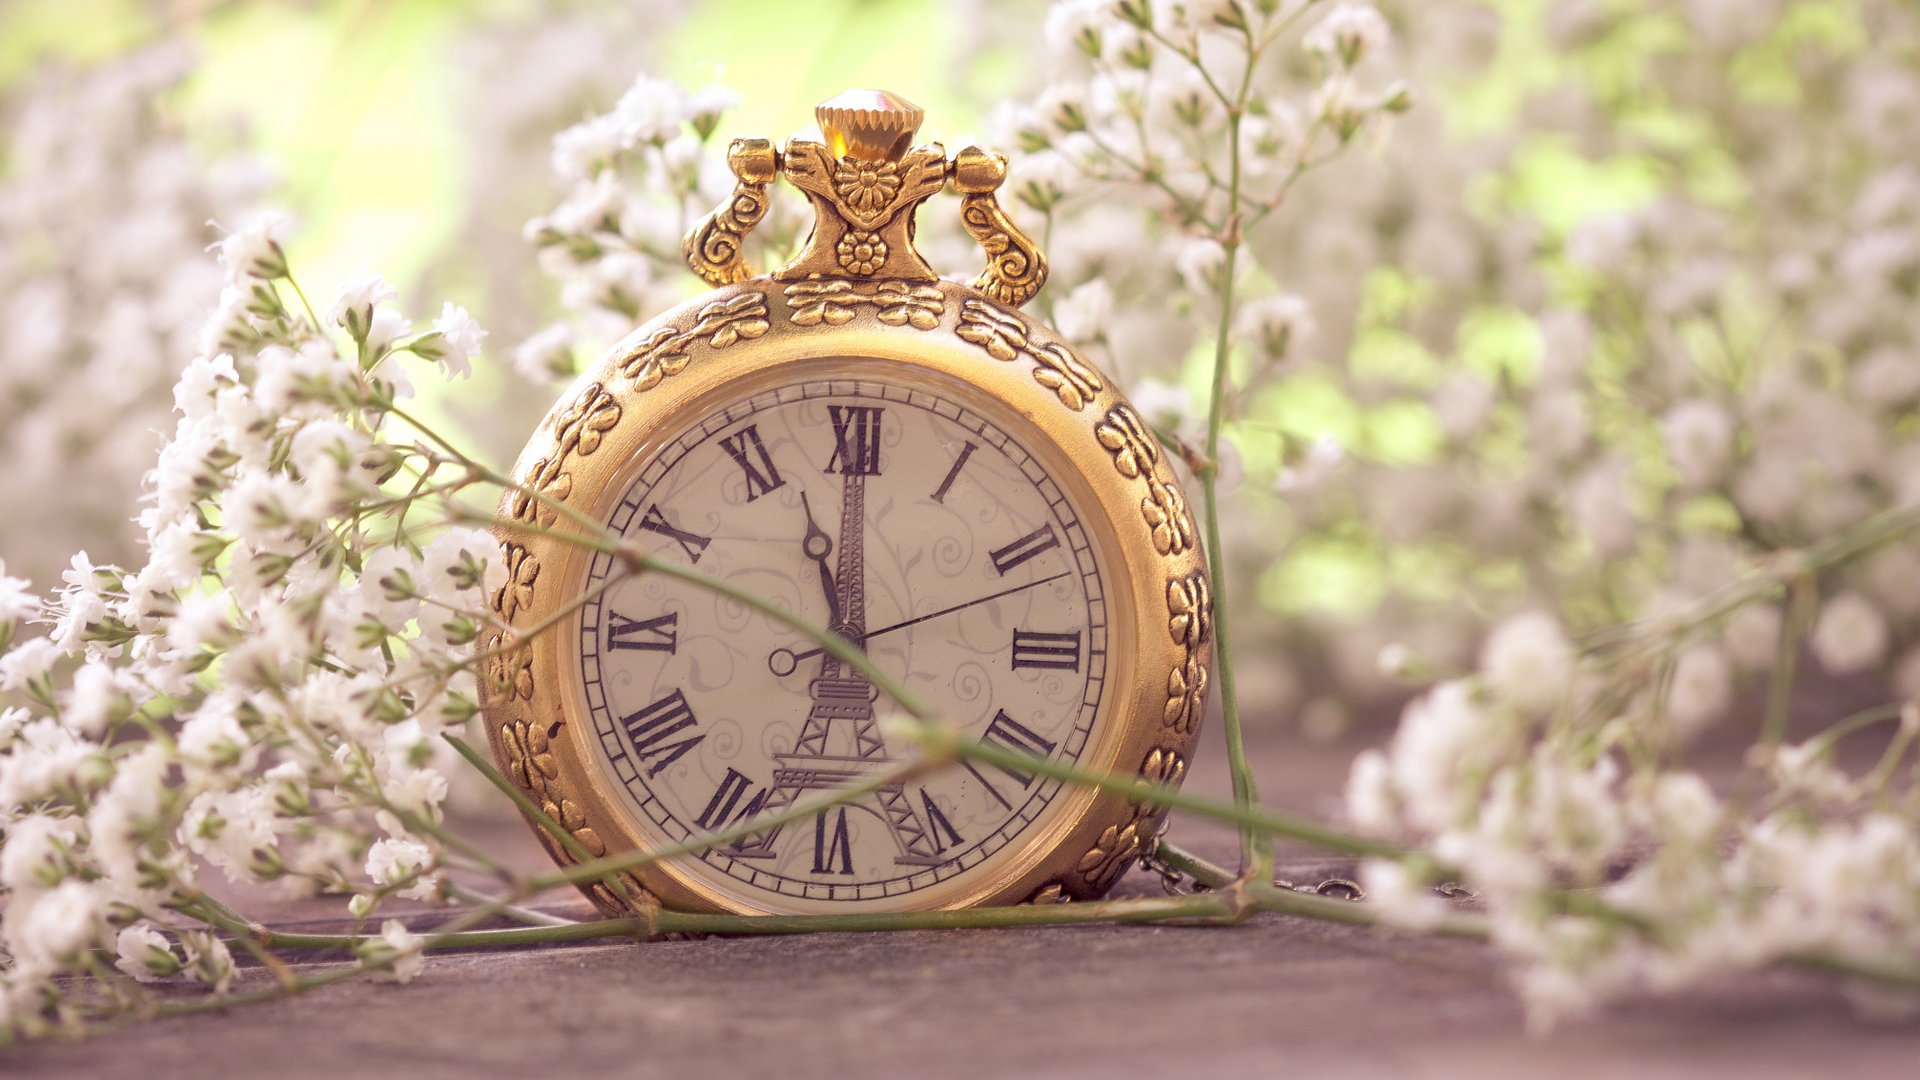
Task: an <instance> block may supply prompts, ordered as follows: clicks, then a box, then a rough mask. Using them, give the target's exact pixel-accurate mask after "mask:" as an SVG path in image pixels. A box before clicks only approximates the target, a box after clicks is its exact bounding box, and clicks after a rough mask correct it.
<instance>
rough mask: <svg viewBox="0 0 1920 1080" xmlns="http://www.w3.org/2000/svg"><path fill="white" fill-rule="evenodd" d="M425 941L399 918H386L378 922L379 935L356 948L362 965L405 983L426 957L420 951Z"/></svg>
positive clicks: (385, 979) (383, 978)
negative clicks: (382, 921) (384, 920)
mask: <svg viewBox="0 0 1920 1080" xmlns="http://www.w3.org/2000/svg"><path fill="white" fill-rule="evenodd" d="M424 944H425V942H424V941H423V940H422V939H421V937H420V935H418V934H415V933H413V932H412V931H410V930H408V929H407V928H406V925H405V924H403V923H402V922H400V920H398V919H388V920H387V921H386V922H384V923H381V924H380V936H379V937H377V938H369V939H367V940H366V941H363V942H361V943H360V945H359V946H358V947H357V948H356V949H355V952H356V953H358V955H359V957H360V963H361V965H362V966H364V967H366V968H367V969H368V970H370V971H373V972H374V973H375V975H374V977H375V978H376V979H379V980H381V981H383V982H397V983H405V982H411V981H412V980H413V977H414V976H415V975H418V974H419V973H420V965H421V964H422V963H423V962H424V961H425V959H426V958H425V956H424V954H423V951H422V947H423V945H424Z"/></svg>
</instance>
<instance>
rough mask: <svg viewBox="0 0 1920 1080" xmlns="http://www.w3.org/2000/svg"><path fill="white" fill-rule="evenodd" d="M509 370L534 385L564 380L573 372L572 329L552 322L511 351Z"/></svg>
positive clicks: (564, 324) (563, 324)
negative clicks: (510, 368)
mask: <svg viewBox="0 0 1920 1080" xmlns="http://www.w3.org/2000/svg"><path fill="white" fill-rule="evenodd" d="M513 369H514V370H515V371H517V372H519V373H520V374H521V375H523V376H525V377H526V378H529V379H532V380H534V381H535V382H549V381H551V380H553V379H557V378H566V377H568V376H571V375H572V374H573V372H574V359H573V328H572V327H570V326H568V325H567V324H566V323H554V324H553V325H552V326H549V327H547V328H546V329H545V330H542V331H540V332H539V333H537V334H535V335H533V336H532V337H530V338H528V339H527V340H525V341H523V342H521V343H520V345H519V346H518V347H517V348H515V349H514V350H513Z"/></svg>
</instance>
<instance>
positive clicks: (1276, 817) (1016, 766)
mask: <svg viewBox="0 0 1920 1080" xmlns="http://www.w3.org/2000/svg"><path fill="white" fill-rule="evenodd" d="M888 731H889V733H897V734H900V735H901V736H902V737H904V738H906V739H909V740H911V741H912V742H914V743H915V744H917V745H919V746H920V747H922V748H923V749H924V750H926V751H927V752H928V753H929V754H930V755H935V756H938V757H960V758H965V759H967V760H971V761H984V762H986V763H988V764H990V765H999V766H1004V767H1006V768H1008V769H1013V770H1016V771H1019V772H1026V773H1038V774H1040V775H1042V776H1050V777H1054V778H1055V779H1059V780H1064V781H1068V782H1070V783H1076V784H1084V785H1086V786H1088V787H1094V788H1098V789H1100V790H1101V791H1110V792H1114V793H1115V794H1119V795H1125V796H1127V797H1128V798H1131V799H1135V800H1138V801H1141V802H1151V803H1154V804H1155V805H1158V806H1169V807H1172V808H1174V809H1176V810H1186V811H1188V812H1190V813H1194V814H1198V815H1200V816H1201V817H1208V818H1213V819H1214V820H1216V821H1225V822H1228V823H1230V824H1234V825H1238V826H1240V829H1241V831H1242V833H1243V834H1246V833H1251V834H1253V835H1255V836H1262V837H1265V836H1285V837H1288V838H1289V839H1293V840H1299V841H1302V842H1304V843H1308V844H1312V845H1313V846H1314V847H1318V848H1323V849H1325V850H1327V851H1337V852H1340V853H1342V854H1346V855H1356V856H1378V857H1382V858H1390V859H1392V858H1404V857H1406V856H1407V855H1408V854H1409V853H1408V852H1407V851H1405V850H1404V849H1402V848H1399V847H1395V846H1394V845H1392V844H1382V843H1378V842H1376V841H1373V840H1367V839H1364V838H1362V837H1358V836H1353V835H1350V834H1348V833H1343V832H1339V831H1337V830H1334V829H1329V828H1327V827H1326V826H1324V825H1319V824H1316V823H1315V822H1312V821H1308V820H1305V819H1304V818H1295V817H1288V816H1285V815H1282V814H1276V813H1272V812H1270V811H1266V810H1262V809H1260V808H1259V807H1257V806H1243V805H1242V804H1241V803H1240V801H1239V800H1238V799H1236V800H1235V801H1234V802H1232V803H1224V802H1221V801H1219V800H1218V799H1209V798H1207V797H1206V796H1204V795H1192V794H1188V793H1187V792H1184V791H1181V790H1180V789H1179V788H1175V787H1168V786H1166V785H1165V784H1155V783H1151V782H1149V781H1146V780H1143V779H1141V778H1140V777H1137V776H1118V775H1115V774H1113V773H1104V772H1097V771H1095V770H1092V769H1085V768H1082V767H1080V766H1078V765H1069V764H1065V763H1063V762H1058V761H1053V760H1051V759H1048V758H1043V757H1037V756H1035V755H1032V754H1026V753H1022V752H1020V751H1017V750H1008V749H1006V748H1004V747H1001V746H998V745H995V744H993V743H987V742H980V741H977V740H973V739H966V738H962V737H961V735H960V733H959V732H957V731H955V730H953V729H952V728H947V727H942V726H939V725H935V724H921V723H917V722H914V721H906V720H896V721H894V722H893V723H892V724H890V725H889V727H888ZM1163 847H1164V845H1163ZM1266 869H1267V880H1271V879H1272V877H1273V867H1272V863H1271V862H1269V863H1268V864H1267V868H1266Z"/></svg>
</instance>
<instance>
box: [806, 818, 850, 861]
mask: <svg viewBox="0 0 1920 1080" xmlns="http://www.w3.org/2000/svg"><path fill="white" fill-rule="evenodd" d="M829 813H832V811H823V812H822V813H821V814H820V816H819V817H817V818H814V819H813V872H814V873H816V874H851V873H853V837H852V835H851V834H850V833H848V832H847V808H846V807H844V806H842V807H840V808H839V813H837V814H834V817H833V835H832V837H831V838H829V837H828V835H827V814H829Z"/></svg>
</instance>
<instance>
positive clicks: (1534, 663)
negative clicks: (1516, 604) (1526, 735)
mask: <svg viewBox="0 0 1920 1080" xmlns="http://www.w3.org/2000/svg"><path fill="white" fill-rule="evenodd" d="M1480 670H1481V672H1482V673H1483V675H1484V677H1485V678H1486V681H1487V686H1488V688H1489V689H1491V690H1492V691H1493V693H1494V694H1495V695H1496V696H1498V697H1499V698H1500V699H1501V700H1502V701H1505V702H1507V703H1508V704H1510V705H1512V706H1513V707H1514V708H1516V709H1519V710H1520V711H1522V712H1525V713H1531V714H1540V713H1545V712H1547V711H1549V710H1551V709H1552V708H1553V707H1554V706H1556V705H1558V704H1559V703H1560V701H1561V700H1562V699H1563V698H1564V697H1565V696H1566V693H1567V688H1568V685H1569V682H1570V680H1571V678H1572V675H1573V653H1572V650H1571V649H1570V648H1569V647H1568V645H1567V639H1566V637H1565V635H1564V634H1563V633H1562V632H1561V630H1560V624H1559V623H1558V622H1556V621H1555V620H1554V619H1553V617H1552V616H1549V615H1546V614H1543V613H1540V612H1532V613H1529V614H1525V615H1516V616H1514V617H1513V618H1511V619H1508V620H1507V621H1506V622H1503V623H1501V624H1500V625H1499V626H1498V627H1496V628H1495V629H1494V631H1493V633H1492V634H1491V635H1489V636H1488V638H1487V642H1486V644H1485V645H1484V646H1483V647H1482V648H1481V650H1480Z"/></svg>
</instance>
